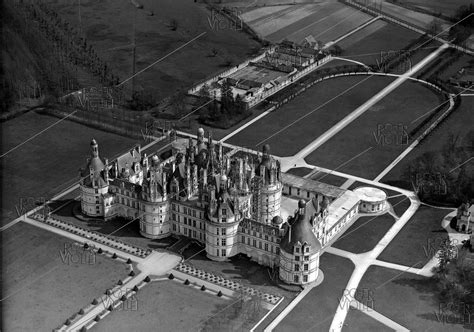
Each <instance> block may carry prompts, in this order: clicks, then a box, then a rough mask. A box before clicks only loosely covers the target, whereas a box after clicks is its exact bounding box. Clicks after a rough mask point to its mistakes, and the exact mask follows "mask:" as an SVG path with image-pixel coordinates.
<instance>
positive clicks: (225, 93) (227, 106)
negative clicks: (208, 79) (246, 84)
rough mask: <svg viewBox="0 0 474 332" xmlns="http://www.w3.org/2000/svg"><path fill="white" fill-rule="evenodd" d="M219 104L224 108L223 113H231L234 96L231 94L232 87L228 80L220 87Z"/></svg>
mask: <svg viewBox="0 0 474 332" xmlns="http://www.w3.org/2000/svg"><path fill="white" fill-rule="evenodd" d="M221 104H222V107H223V108H224V112H226V111H232V108H233V107H234V95H233V92H232V85H231V84H230V82H229V80H228V79H224V82H223V83H222V86H221Z"/></svg>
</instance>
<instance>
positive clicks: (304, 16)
mask: <svg viewBox="0 0 474 332" xmlns="http://www.w3.org/2000/svg"><path fill="white" fill-rule="evenodd" d="M242 18H243V20H244V21H246V22H247V23H248V24H249V25H250V26H251V27H252V28H253V29H254V30H255V31H256V32H257V33H258V34H260V35H261V36H262V37H264V38H265V39H268V40H270V41H272V42H279V41H282V40H283V39H288V40H291V41H294V42H297V43H300V42H302V41H303V40H304V38H305V37H307V36H309V35H312V36H313V37H314V38H315V39H316V40H321V41H322V42H329V41H331V40H335V39H337V38H338V37H340V36H342V35H344V34H346V33H348V32H349V31H351V30H352V29H354V28H356V27H358V26H360V25H361V24H363V23H365V22H367V21H368V20H370V19H371V16H370V15H368V14H365V13H362V12H360V11H358V10H356V9H354V8H351V7H348V6H345V5H343V4H341V3H339V2H335V1H334V2H321V3H315V4H306V5H293V6H274V7H264V8H258V9H255V10H252V11H248V12H246V13H245V14H243V15H242Z"/></svg>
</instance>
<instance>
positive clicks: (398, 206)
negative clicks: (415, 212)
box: [388, 195, 411, 217]
mask: <svg viewBox="0 0 474 332" xmlns="http://www.w3.org/2000/svg"><path fill="white" fill-rule="evenodd" d="M388 202H389V203H390V204H391V205H392V207H393V211H394V212H395V214H396V215H397V216H398V217H401V216H402V215H403V214H404V213H405V211H406V210H407V209H408V208H409V207H410V204H411V203H410V200H409V199H408V197H406V196H403V195H402V196H398V197H393V198H389V199H388Z"/></svg>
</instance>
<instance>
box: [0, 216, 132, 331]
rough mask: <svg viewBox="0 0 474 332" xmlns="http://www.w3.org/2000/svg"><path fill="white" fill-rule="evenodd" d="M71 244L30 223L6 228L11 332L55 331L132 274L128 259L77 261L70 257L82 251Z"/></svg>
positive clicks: (6, 295) (5, 264)
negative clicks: (128, 273)
mask: <svg viewBox="0 0 474 332" xmlns="http://www.w3.org/2000/svg"><path fill="white" fill-rule="evenodd" d="M65 246H66V247H67V250H66V251H65ZM69 246H73V244H72V241H70V240H69V239H67V238H63V237H61V236H59V235H56V234H54V233H51V232H48V231H46V230H43V229H40V228H37V227H34V226H30V225H28V224H25V223H19V224H16V225H15V226H13V227H11V228H9V229H7V230H5V231H3V232H2V257H3V258H2V285H3V298H4V299H2V306H3V317H4V321H3V324H4V325H3V328H4V329H5V330H6V331H51V330H52V329H53V328H55V327H57V326H59V325H61V324H62V323H63V322H64V321H65V320H66V319H67V318H68V317H70V316H71V315H72V314H74V313H77V312H78V311H79V310H80V309H81V308H82V307H84V306H86V305H87V304H89V303H90V302H91V301H92V300H93V299H94V298H95V297H97V296H99V295H101V294H103V293H104V291H105V289H107V288H109V287H111V286H113V285H114V284H116V283H117V282H118V280H119V279H123V278H124V277H125V276H126V275H127V272H128V269H127V266H126V265H125V264H124V263H120V262H117V261H115V260H112V259H109V258H106V257H104V256H102V255H96V256H95V264H91V265H89V264H85V263H82V264H81V263H73V262H72V261H70V260H69V258H71V259H77V258H74V257H79V256H78V255H81V253H82V252H83V251H82V248H80V247H69ZM69 248H71V249H69ZM73 248H77V250H78V251H75V250H76V249H73ZM67 253H70V254H71V256H69V258H68V256H67ZM61 255H62V256H61ZM7 318H8V319H7Z"/></svg>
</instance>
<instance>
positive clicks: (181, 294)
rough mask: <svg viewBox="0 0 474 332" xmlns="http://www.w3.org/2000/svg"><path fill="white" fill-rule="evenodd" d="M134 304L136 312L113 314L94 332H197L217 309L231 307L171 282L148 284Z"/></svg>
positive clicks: (212, 296) (122, 311) (216, 298)
mask: <svg viewBox="0 0 474 332" xmlns="http://www.w3.org/2000/svg"><path fill="white" fill-rule="evenodd" d="M136 300H137V307H136V310H134V311H132V310H121V311H113V312H112V313H111V314H110V315H109V316H107V317H106V318H104V319H103V320H102V321H101V322H100V323H99V324H97V325H96V327H94V331H98V332H99V331H157V330H159V331H199V330H201V328H202V326H203V324H204V323H205V321H206V320H207V319H208V318H210V317H211V316H212V315H213V314H214V313H215V312H216V311H217V309H218V308H220V307H221V306H224V305H229V304H231V303H232V302H231V300H226V299H223V298H220V297H218V296H216V295H213V294H209V293H207V292H202V291H200V290H198V289H195V288H192V287H190V286H186V285H184V284H182V283H181V282H179V281H174V280H173V281H172V280H165V281H155V282H152V283H150V284H148V285H147V286H145V288H143V289H142V290H141V291H139V292H138V293H137V295H136ZM144 318H146V319H144Z"/></svg>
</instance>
